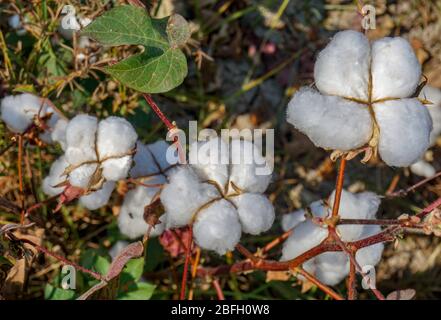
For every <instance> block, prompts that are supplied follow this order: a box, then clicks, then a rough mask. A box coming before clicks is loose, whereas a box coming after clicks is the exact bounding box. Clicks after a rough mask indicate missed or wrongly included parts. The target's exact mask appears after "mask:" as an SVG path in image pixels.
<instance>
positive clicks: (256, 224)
mask: <svg viewBox="0 0 441 320" xmlns="http://www.w3.org/2000/svg"><path fill="white" fill-rule="evenodd" d="M232 200H233V202H234V204H235V205H236V207H237V212H238V214H239V220H240V223H241V224H242V230H243V232H246V233H249V234H252V235H258V234H260V233H262V232H264V231H267V230H269V228H271V226H272V225H273V222H274V217H275V214H274V207H273V205H272V203H271V202H270V201H269V200H268V198H267V197H265V196H263V195H261V194H256V193H244V194H241V195H239V196H237V197H234V198H232Z"/></svg>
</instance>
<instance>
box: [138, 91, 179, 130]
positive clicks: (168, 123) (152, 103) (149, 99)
mask: <svg viewBox="0 0 441 320" xmlns="http://www.w3.org/2000/svg"><path fill="white" fill-rule="evenodd" d="M143 96H144V99H145V100H146V101H147V103H148V104H149V106H150V108H152V110H153V111H155V113H156V114H157V115H158V117H159V119H161V121H162V122H163V123H164V124H165V126H166V127H167V129H168V130H172V129H174V128H175V126H174V125H173V124H172V123H171V121H170V120H168V118H167V117H166V116H165V114H164V113H162V111H161V109H159V107H158V105H157V104H156V103H155V101H153V99H152V96H151V95H149V94H148V93H144V94H143Z"/></svg>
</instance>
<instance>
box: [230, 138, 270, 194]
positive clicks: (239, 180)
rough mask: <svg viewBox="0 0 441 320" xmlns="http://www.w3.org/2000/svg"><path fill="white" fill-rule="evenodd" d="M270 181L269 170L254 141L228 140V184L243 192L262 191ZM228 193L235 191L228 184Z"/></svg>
mask: <svg viewBox="0 0 441 320" xmlns="http://www.w3.org/2000/svg"><path fill="white" fill-rule="evenodd" d="M270 181H271V170H269V167H268V164H267V162H266V160H265V158H264V157H263V156H262V152H261V150H260V149H259V147H257V146H256V145H255V144H254V143H252V142H250V141H246V140H239V139H233V140H232V141H231V142H230V184H231V183H234V185H236V186H237V187H238V188H239V189H241V190H242V191H245V192H255V193H262V192H264V191H265V190H266V188H267V187H268V185H269V183H270ZM229 193H235V191H234V189H233V188H232V186H231V185H230V187H229Z"/></svg>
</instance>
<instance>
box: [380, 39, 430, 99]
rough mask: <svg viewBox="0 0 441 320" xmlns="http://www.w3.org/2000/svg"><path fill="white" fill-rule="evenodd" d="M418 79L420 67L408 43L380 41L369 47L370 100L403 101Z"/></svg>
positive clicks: (398, 40) (402, 40) (393, 40)
mask: <svg viewBox="0 0 441 320" xmlns="http://www.w3.org/2000/svg"><path fill="white" fill-rule="evenodd" d="M420 77H421V65H420V63H419V62H418V59H417V57H416V55H415V52H414V51H413V49H412V47H411V46H410V44H409V42H407V41H406V40H405V39H403V38H401V37H395V38H389V37H386V38H382V39H380V40H377V41H375V42H374V43H373V44H372V87H373V91H372V98H373V100H378V99H384V98H407V97H409V96H411V95H412V94H413V93H414V92H415V89H416V87H417V86H418V83H419V81H420Z"/></svg>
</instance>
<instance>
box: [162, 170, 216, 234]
mask: <svg viewBox="0 0 441 320" xmlns="http://www.w3.org/2000/svg"><path fill="white" fill-rule="evenodd" d="M218 196H219V195H218V192H217V190H216V188H215V187H214V186H213V185H210V184H208V183H201V182H200V181H199V179H198V176H197V175H196V173H195V172H194V170H193V169H192V168H191V167H189V166H181V167H178V168H176V170H174V171H173V172H172V173H170V175H169V183H168V184H166V185H165V187H164V188H163V190H162V192H161V202H162V204H163V205H164V208H165V212H167V214H168V218H167V228H175V227H183V226H185V225H187V224H188V223H190V222H191V220H192V218H193V215H194V214H195V213H196V211H197V210H198V209H199V208H200V207H201V206H202V205H204V204H206V203H207V202H209V201H210V200H212V199H214V198H216V197H218Z"/></svg>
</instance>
